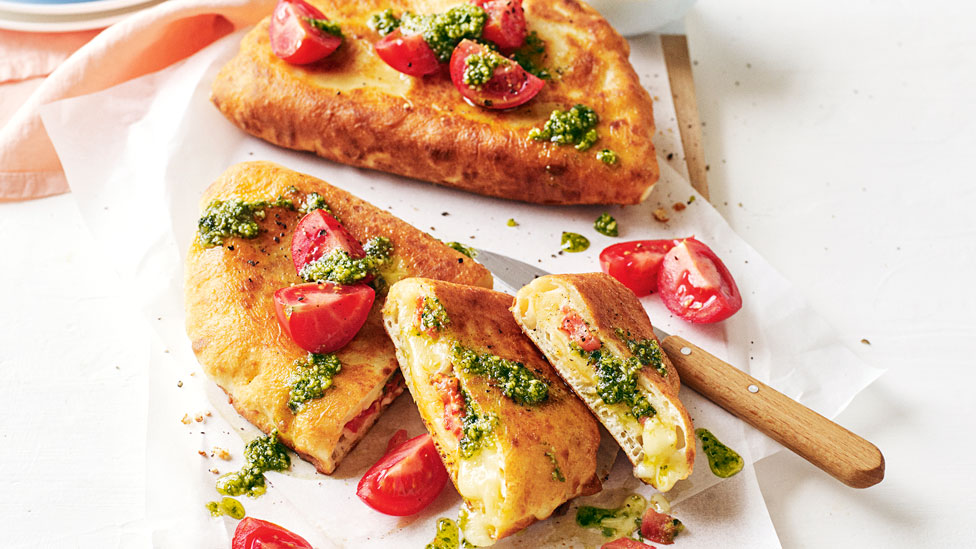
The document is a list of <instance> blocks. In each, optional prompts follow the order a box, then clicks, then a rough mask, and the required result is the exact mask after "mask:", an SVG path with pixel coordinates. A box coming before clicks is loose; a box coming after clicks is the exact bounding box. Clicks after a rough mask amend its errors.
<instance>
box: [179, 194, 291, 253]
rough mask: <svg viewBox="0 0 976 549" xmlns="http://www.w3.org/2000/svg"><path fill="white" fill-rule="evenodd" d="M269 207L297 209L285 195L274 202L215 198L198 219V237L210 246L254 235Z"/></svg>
mask: <svg viewBox="0 0 976 549" xmlns="http://www.w3.org/2000/svg"><path fill="white" fill-rule="evenodd" d="M268 208H288V209H294V208H295V203H294V202H293V201H292V200H290V199H288V198H284V197H282V196H279V197H278V199H277V200H275V201H273V202H269V201H267V200H259V201H257V202H244V201H243V200H241V199H239V198H230V199H228V200H214V201H213V202H211V203H210V205H209V206H207V209H205V210H204V211H203V216H201V217H200V220H199V221H197V238H199V239H200V243H201V244H203V245H204V246H208V247H211V246H220V245H221V244H223V243H224V239H225V238H228V237H232V236H237V237H240V238H255V237H257V236H258V232H259V230H260V228H259V227H258V221H259V220H261V219H264V216H265V212H264V210H266V209H268Z"/></svg>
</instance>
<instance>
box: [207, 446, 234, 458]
mask: <svg viewBox="0 0 976 549" xmlns="http://www.w3.org/2000/svg"><path fill="white" fill-rule="evenodd" d="M210 457H217V458H219V459H222V460H224V461H230V452H228V451H227V450H224V449H223V448H221V447H219V446H214V449H213V451H212V452H210Z"/></svg>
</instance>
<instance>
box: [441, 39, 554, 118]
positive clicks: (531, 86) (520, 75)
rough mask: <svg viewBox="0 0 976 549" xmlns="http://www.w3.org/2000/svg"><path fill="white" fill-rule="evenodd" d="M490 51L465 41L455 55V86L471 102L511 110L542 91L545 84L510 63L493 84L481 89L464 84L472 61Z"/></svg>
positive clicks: (493, 80)
mask: <svg viewBox="0 0 976 549" xmlns="http://www.w3.org/2000/svg"><path fill="white" fill-rule="evenodd" d="M488 51H489V50H488V48H487V47H485V46H483V45H481V44H479V43H477V42H474V41H472V40H467V39H465V40H462V41H461V43H460V44H458V45H457V47H456V48H454V53H452V54H451V65H450V72H451V82H453V83H454V87H455V88H457V90H458V92H460V93H461V95H463V96H464V97H465V98H466V99H467V100H468V101H470V102H471V103H473V104H475V105H477V106H479V107H484V108H487V109H511V108H514V107H518V106H519V105H522V104H525V103H526V102H527V101H529V100H530V99H532V98H533V97H535V96H536V94H538V93H539V91H540V90H542V88H543V86H545V84H546V83H545V82H544V81H543V80H542V79H541V78H538V77H536V76H535V75H533V74H531V73H528V72H526V71H525V69H523V68H522V67H521V66H519V64H518V63H516V62H515V61H513V60H511V59H509V60H508V64H506V65H503V66H499V67H498V68H496V69H495V73H494V75H493V76H492V77H491V80H489V81H488V82H486V83H485V84H484V85H482V86H479V87H478V88H473V87H471V86H469V85H467V84H465V83H464V68H465V66H466V65H467V59H468V57H470V56H472V55H474V54H476V53H486V52H488Z"/></svg>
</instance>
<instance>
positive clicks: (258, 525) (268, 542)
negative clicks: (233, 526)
mask: <svg viewBox="0 0 976 549" xmlns="http://www.w3.org/2000/svg"><path fill="white" fill-rule="evenodd" d="M262 548H263V549H312V544H311V543H309V542H307V541H305V538H303V537H301V536H299V535H297V534H294V533H292V532H290V531H288V530H286V529H284V528H282V527H281V526H278V525H277V524H275V523H273V522H268V521H266V520H261V519H256V518H252V517H244V519H243V520H241V521H240V522H238V523H237V530H235V531H234V540H233V541H232V542H231V549H262Z"/></svg>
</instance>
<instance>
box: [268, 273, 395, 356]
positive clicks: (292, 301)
mask: <svg viewBox="0 0 976 549" xmlns="http://www.w3.org/2000/svg"><path fill="white" fill-rule="evenodd" d="M375 299H376V292H375V291H374V290H373V289H372V288H370V287H369V286H367V285H365V284H352V285H348V286H343V285H339V284H332V283H329V282H323V283H321V284H317V283H311V284H298V285H295V286H288V287H287V288H281V289H280V290H278V291H276V292H275V293H274V306H275V316H276V317H277V318H278V325H279V326H281V329H282V330H283V331H284V332H285V333H286V334H288V337H290V338H291V339H292V341H294V342H295V344H296V345H298V346H299V347H301V348H302V349H305V350H306V351H308V352H310V353H331V352H332V351H335V350H338V349H341V348H342V347H345V346H346V344H347V343H349V342H350V341H352V339H353V338H354V337H356V334H357V333H359V329H360V328H362V326H363V324H364V323H365V322H366V317H367V316H369V310H370V308H371V307H372V306H373V301H375Z"/></svg>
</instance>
